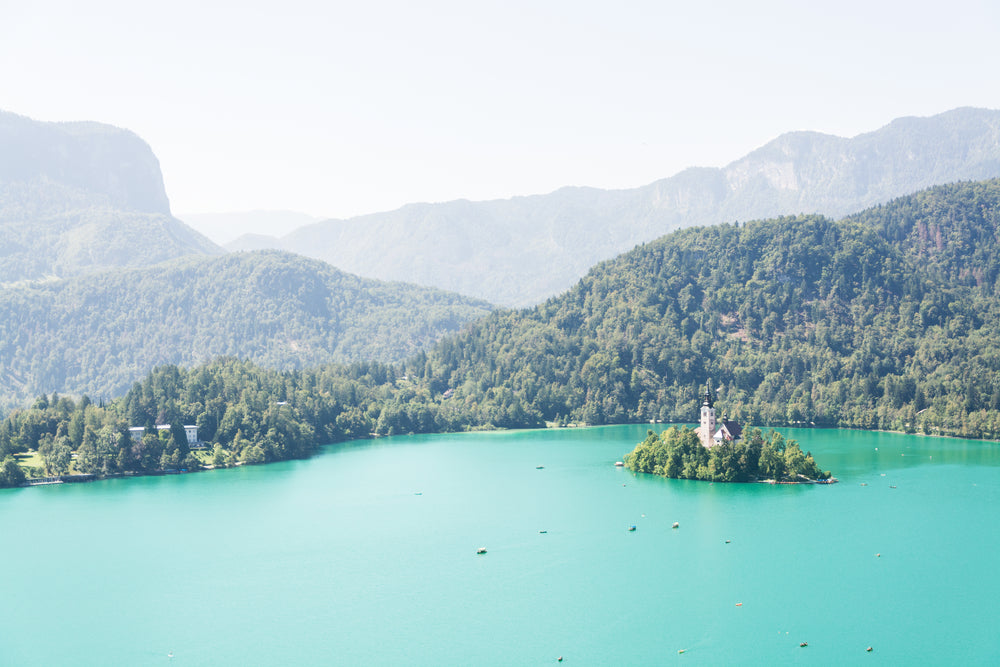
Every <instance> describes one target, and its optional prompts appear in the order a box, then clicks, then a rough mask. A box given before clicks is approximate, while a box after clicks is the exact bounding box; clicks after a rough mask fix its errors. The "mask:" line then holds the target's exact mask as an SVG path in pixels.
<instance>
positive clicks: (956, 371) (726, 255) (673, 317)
mask: <svg viewBox="0 0 1000 667" xmlns="http://www.w3.org/2000/svg"><path fill="white" fill-rule="evenodd" d="M269 259H271V264H273V265H275V266H274V267H273V268H272V269H271V270H266V271H265V270H261V269H260V268H259V267H260V266H261V262H259V261H258V262H255V263H254V267H258V268H254V267H250V266H247V267H244V268H242V269H241V271H239V272H237V276H238V279H236V280H235V281H234V283H232V284H231V285H230V288H231V289H236V286H237V285H239V284H244V285H245V287H246V289H247V291H248V292H251V293H257V292H259V291H261V290H257V289H255V287H256V286H260V285H264V284H267V285H271V286H273V285H276V284H283V282H284V281H285V280H287V279H288V278H287V277H288V276H289V275H294V271H292V269H291V268H289V269H287V270H279V269H280V267H281V266H282V265H283V264H284V263H286V262H288V261H289V260H288V258H286V257H284V256H281V255H273V256H270V257H269ZM229 261H234V262H238V261H239V257H235V258H229ZM199 267H203V265H202V264H199V263H196V262H189V263H187V264H177V265H175V266H174V267H173V268H172V269H170V270H173V271H181V270H187V271H189V272H190V273H192V274H193V273H194V272H196V271H197V270H198V269H199ZM290 272H291V273H290ZM141 275H142V274H138V273H136V274H134V276H135V277H136V278H137V279H138V277H139V276H141ZM310 275H312V274H310ZM189 277H190V276H189ZM103 279H105V280H121V281H122V282H123V283H127V282H128V281H127V280H124V279H122V278H121V277H111V276H107V277H104V278H103ZM344 279H345V280H356V279H353V278H344ZM200 282H201V281H198V280H189V281H186V284H188V285H192V286H194V285H198V284H200ZM156 284H159V282H157V283H156ZM289 284H290V285H293V286H294V290H293V291H292V292H291V294H292V298H293V300H294V301H296V303H298V304H300V305H302V306H303V307H306V310H308V307H312V308H316V309H319V310H320V311H321V312H326V309H327V308H328V307H329V304H330V303H331V302H332V299H333V296H332V293H331V292H330V290H329V288H328V287H326V286H325V285H326V283H323V282H320V281H314V282H310V281H308V280H305V279H304V278H302V279H301V280H300V279H299V278H296V279H295V280H291V281H289ZM135 287H140V288H141V287H142V285H141V283H140V284H138V285H137V286H135ZM39 289H40V288H39ZM52 289H57V291H58V290H59V289H61V290H69V289H70V284H69V283H66V284H63V286H62V287H60V288H52ZM122 289H123V292H122V295H123V297H124V295H125V294H126V293H131V292H132V291H136V292H138V293H139V294H146V291H144V290H142V289H138V290H125V289H124V287H123V288H122ZM190 289H191V290H195V291H196V290H197V289H198V288H195V287H191V288H190ZM206 289H212V288H206ZM214 289H215V290H218V291H219V293H226V294H228V292H227V290H221V289H219V288H218V287H215V288H214ZM367 289H369V290H375V292H377V289H376V288H367ZM262 291H267V290H262ZM153 292H155V288H154V289H153ZM373 297H374V294H373ZM188 298H189V299H192V300H191V301H190V302H191V303H194V302H196V300H194V299H193V298H192V297H188ZM246 298H247V295H246V294H243V293H240V292H237V293H236V294H234V296H233V298H232V299H231V303H226V302H223V301H221V300H219V299H215V300H213V301H212V303H213V304H214V305H215V307H217V308H218V309H220V311H221V312H222V313H224V314H226V315H228V314H230V313H233V314H235V312H236V311H235V310H233V309H237V310H238V309H241V308H250V309H251V312H252V313H253V315H252V316H251V317H249V318H245V319H242V320H239V322H243V323H246V324H243V325H240V324H232V323H230V324H226V322H225V319H226V318H225V317H223V318H222V319H213V320H208V319H204V318H208V317H209V315H208V314H207V313H206V312H205V311H198V314H197V315H196V317H197V318H203V319H196V320H195V321H194V322H191V321H188V320H187V319H186V318H188V314H187V311H185V309H184V308H183V307H181V305H180V304H181V303H188V302H187V301H184V302H174V301H169V300H162V301H161V300H157V299H156V298H154V296H153V295H150V294H147V295H146V296H145V297H144V300H139V301H128V302H126V303H127V305H128V307H127V308H125V309H123V310H121V311H114V312H115V313H117V314H116V315H114V316H113V317H109V320H110V322H112V323H114V326H115V327H118V329H120V330H121V331H131V329H130V326H129V325H128V324H127V322H131V320H127V319H123V318H127V315H126V313H128V312H130V311H131V310H133V309H138V310H140V311H147V312H150V313H154V314H155V317H156V318H158V319H159V320H161V321H162V322H163V323H164V326H163V328H162V330H159V333H155V335H158V336H160V337H161V338H160V339H157V341H159V340H162V341H164V344H166V343H167V342H169V341H171V340H173V339H174V338H180V339H183V340H184V341H186V345H187V347H186V348H185V349H191V342H192V341H191V340H189V338H190V337H192V336H193V337H195V340H198V341H201V340H203V339H202V338H201V337H202V336H207V335H209V334H208V329H210V328H211V325H210V322H211V323H214V325H215V326H218V327H220V328H221V329H222V330H223V331H225V332H226V333H225V335H226V336H233V335H236V334H235V333H234V332H239V331H242V329H241V328H240V327H246V328H249V329H250V330H251V331H252V332H253V333H254V334H264V339H266V340H270V341H274V342H275V347H274V348H273V349H266V350H264V351H263V352H262V353H265V352H270V353H272V354H274V355H275V356H274V359H282V358H283V359H285V360H286V363H287V361H288V360H290V359H294V358H299V359H300V361H302V362H309V361H310V359H311V357H310V356H309V350H311V349H314V348H312V347H310V346H309V345H308V344H306V345H301V346H299V347H298V348H292V346H291V345H287V344H286V345H284V346H282V345H281V343H289V342H290V341H288V340H287V338H286V336H287V335H288V334H287V333H283V332H282V330H281V329H280V327H279V326H278V322H279V321H280V320H282V319H283V318H285V317H291V315H292V313H291V311H282V310H281V307H282V306H281V304H282V303H284V302H283V301H281V300H279V301H265V302H262V303H260V304H257V305H250V306H244V305H242V304H243V302H244V300H245V299H246ZM408 298H412V297H408ZM373 300H376V301H377V300H378V298H373ZM28 302H29V303H40V304H42V305H38V306H35V307H34V308H36V310H34V311H32V310H30V309H29V310H24V311H22V312H23V313H25V314H24V315H22V316H21V317H23V318H24V319H22V320H13V321H12V319H11V318H10V316H9V313H4V314H0V326H4V327H7V328H6V329H5V330H4V331H5V333H4V336H5V337H9V336H10V335H11V334H10V333H9V332H11V331H17V330H18V329H17V326H18V324H20V323H22V322H31V321H36V318H37V321H38V322H42V323H44V324H40V325H38V326H37V328H36V329H34V330H31V331H28V332H27V333H26V334H24V335H23V336H21V337H19V338H16V339H15V340H16V341H17V344H16V345H14V346H11V345H10V344H8V345H7V346H6V347H5V349H4V351H3V355H2V356H0V359H3V360H6V359H7V358H9V357H8V354H9V351H10V350H12V349H14V350H17V351H19V357H18V358H20V359H22V360H30V359H33V358H34V356H33V355H35V354H37V355H39V358H40V359H42V360H43V361H42V362H41V365H40V370H41V371H48V372H58V369H59V368H62V367H64V366H65V367H68V368H71V369H72V370H73V372H76V373H79V372H80V369H81V368H83V367H84V366H85V365H87V364H93V363H94V361H93V360H94V359H97V360H98V361H102V360H105V359H107V358H108V357H110V356H112V355H121V354H122V353H123V349H126V348H123V347H121V346H119V345H118V344H117V343H115V344H109V343H108V342H107V337H105V336H98V337H90V338H88V339H86V340H81V341H80V345H79V346H78V347H77V348H75V349H74V350H72V351H71V352H64V353H61V354H60V355H58V356H55V355H51V356H48V357H46V355H45V350H46V345H45V344H44V343H41V344H36V343H34V341H33V338H34V337H39V338H40V339H42V340H44V339H45V337H46V336H51V335H52V333H51V330H54V329H58V328H59V327H60V326H63V325H65V326H71V325H72V321H73V319H74V318H76V317H82V316H83V315H82V313H80V312H74V313H72V314H63V315H62V316H61V319H58V320H57V322H53V321H51V320H46V319H44V316H45V314H46V311H47V310H51V309H52V306H51V304H52V303H55V302H56V301H54V300H52V301H50V302H49V303H48V305H45V302H40V301H37V300H35V299H28ZM67 302H68V303H80V302H83V303H86V299H85V298H83V294H82V293H80V294H74V295H73V298H72V299H69V300H68V301H67ZM93 305H95V306H99V307H98V308H97V309H96V310H100V307H103V308H105V309H107V308H108V305H109V304H103V305H102V304H93ZM401 318H402V315H401V316H400V318H393V317H390V318H388V319H387V321H388V322H389V323H390V325H389V328H392V326H394V325H398V323H399V322H401V321H403V320H402V319H401ZM344 319H347V318H346V317H345V318H344ZM295 321H296V322H299V323H301V326H302V328H303V330H304V331H305V332H306V333H305V334H303V335H302V337H301V338H298V339H296V341H307V342H308V341H316V340H322V338H323V336H324V335H327V334H326V329H325V328H324V327H323V326H321V325H320V324H319V323H318V321H317V320H313V319H310V318H309V317H304V318H298V319H295ZM192 323H193V324H194V325H195V326H188V325H190V324H192ZM91 324H94V323H91ZM11 327H13V328H11ZM226 327H229V328H226ZM383 331H384V328H383ZM130 335H132V336H134V338H135V340H136V341H138V340H142V339H143V338H144V337H145V336H147V335H149V334H148V333H147V332H146V330H143V331H142V332H134V333H131V334H130ZM329 335H332V334H329ZM310 336H312V338H311V337H310ZM112 338H113V337H112ZM5 339H7V338H5ZM316 346H317V347H319V343H316ZM151 347H156V346H155V345H153V346H151ZM127 349H133V348H127ZM196 349H200V348H196ZM291 349H296V350H300V351H302V356H301V357H297V354H298V352H296V354H291V352H290V350H291ZM25 350H30V352H26V351H25ZM132 353H134V352H128V354H132ZM286 353H287V354H288V355H289V356H287V357H282V356H281V355H282V354H286ZM143 363H145V362H143ZM998 371H1000V180H994V181H987V182H979V183H962V184H956V185H948V186H942V187H937V188H934V189H931V190H928V191H924V192H921V193H918V194H916V195H913V196H910V197H904V198H902V199H898V200H895V201H893V202H891V203H889V204H887V205H885V206H880V207H877V208H874V209H870V210H868V211H865V212H863V213H860V214H858V215H854V216H851V217H849V218H846V219H844V220H841V221H836V222H835V221H831V220H828V219H825V218H822V217H819V216H805V217H794V218H782V219H777V220H769V221H763V222H752V223H747V224H741V225H719V226H713V227H706V228H692V229H686V230H683V231H679V232H675V233H674V234H671V235H669V236H666V237H664V238H662V239H659V240H658V241H655V242H653V243H649V244H646V245H644V246H642V247H638V248H636V249H635V250H633V251H632V252H629V253H627V254H625V255H622V256H621V257H618V258H616V259H615V260H612V261H609V262H605V263H603V264H601V265H599V266H597V267H595V268H594V269H593V270H592V271H591V272H590V273H589V274H588V275H587V276H586V277H585V278H584V279H583V280H581V281H580V283H579V284H578V285H577V286H576V287H574V288H573V289H572V290H570V291H569V292H567V293H566V294H564V295H562V296H560V297H558V298H555V299H551V300H549V301H548V302H546V303H545V304H542V305H540V306H538V307H536V308H533V309H530V310H525V311H520V312H513V311H496V312H493V313H491V314H489V315H487V316H486V317H483V318H481V319H479V320H477V321H476V322H474V323H473V324H471V325H470V326H469V327H468V328H467V329H466V330H465V331H463V332H461V333H459V334H454V335H450V336H447V337H445V338H444V339H442V340H441V341H440V342H439V343H437V344H436V345H435V346H433V347H432V348H431V349H430V350H429V351H427V352H419V353H417V354H415V355H411V356H410V357H409V358H408V359H407V360H406V361H404V362H402V363H398V364H393V365H388V364H379V363H354V364H351V365H347V366H344V365H326V366H322V367H318V368H307V369H303V370H268V369H265V368H261V367H260V366H259V365H256V364H252V363H249V362H242V361H237V360H233V359H224V360H219V361H214V362H212V363H210V364H208V365H205V366H199V367H196V368H192V369H184V368H178V367H176V366H172V365H168V366H163V367H160V368H158V369H156V370H155V371H153V372H152V373H150V374H148V375H147V376H146V377H145V379H144V380H142V382H140V383H137V384H135V385H134V386H133V388H132V389H131V390H130V391H129V392H128V394H127V395H126V396H125V397H124V398H122V399H119V400H116V401H115V402H114V403H112V404H110V405H109V406H107V407H104V408H102V407H100V406H94V405H93V404H92V403H91V402H90V401H89V400H83V401H79V402H74V401H72V400H69V399H60V398H58V397H55V396H53V397H52V398H51V399H50V398H48V397H42V398H41V399H39V401H38V402H37V404H36V407H35V408H33V409H29V410H23V411H17V412H14V413H13V414H11V415H10V416H9V417H8V418H7V419H6V420H5V421H4V422H3V423H2V424H0V460H2V459H4V458H5V457H6V456H7V455H8V454H16V453H18V452H24V451H27V450H30V449H37V448H39V447H42V446H43V445H44V451H46V452H49V454H46V455H44V456H43V458H44V459H45V460H46V461H48V460H49V458H51V461H52V466H54V469H58V467H59V466H60V465H62V464H63V463H65V458H66V456H65V455H66V454H67V452H68V451H69V449H72V448H73V447H74V446H76V447H79V446H80V445H82V444H83V443H84V442H85V441H87V442H90V443H91V444H92V445H93V447H95V448H99V447H104V448H105V449H103V450H100V451H101V452H103V453H100V452H99V453H98V454H93V455H92V452H90V451H89V450H87V449H86V448H85V450H84V451H85V453H86V454H87V457H91V458H84V463H83V464H81V465H89V466H91V468H90V469H92V470H97V471H100V470H106V471H109V472H116V471H117V472H122V471H130V470H131V471H140V472H141V471H144V470H155V469H157V468H158V467H162V466H163V465H172V464H174V463H176V462H177V461H178V460H183V459H184V458H185V457H186V451H185V450H184V446H182V445H176V443H175V444H174V445H173V446H172V445H171V441H170V437H171V436H170V434H169V433H167V432H164V433H163V435H162V436H160V437H159V438H158V439H150V441H149V442H147V443H142V444H140V445H132V444H131V441H130V440H128V439H127V435H125V433H124V431H123V429H124V428H126V427H127V426H129V425H151V424H154V423H159V424H177V423H196V424H197V425H198V426H199V434H200V435H201V437H202V438H203V439H205V440H207V441H210V442H211V443H213V445H216V444H217V445H218V448H217V450H216V452H215V454H214V457H215V459H216V460H218V461H219V462H222V463H227V462H232V461H245V462H263V461H273V460H279V459H282V458H287V457H292V456H302V455H305V454H307V453H308V452H310V451H312V450H313V448H315V447H316V446H318V445H320V444H323V443H324V442H331V441H334V440H343V439H351V438H359V437H367V436H368V435H369V434H371V433H378V434H395V433H407V432H418V433H428V432H434V431H448V430H460V429H468V428H489V427H507V428H517V427H529V426H541V425H542V424H544V422H545V421H556V422H565V421H573V422H576V423H581V422H585V423H590V424H601V423H616V422H632V421H646V420H650V419H659V420H664V421H680V422H688V421H692V420H693V419H694V418H695V416H696V415H697V410H698V401H699V398H698V397H699V393H700V391H699V390H700V389H701V388H702V387H703V386H704V385H703V382H704V381H705V379H706V378H711V380H712V381H713V383H715V384H716V385H717V386H718V387H719V392H718V400H717V403H716V408H717V410H718V411H719V412H720V413H728V416H729V417H731V418H736V419H738V420H740V421H742V422H745V423H747V422H749V423H752V424H755V425H759V426H765V425H781V424H788V423H795V424H804V425H808V424H815V425H817V426H849V427H857V428H867V429H874V428H881V429H896V430H904V431H910V432H913V431H918V432H924V433H933V434H945V435H958V436H965V437H974V438H1000V373H998ZM5 372H6V373H7V374H8V376H9V371H5ZM31 372H32V373H34V372H36V371H35V370H32V371H31ZM80 377H82V376H80ZM75 413H80V416H76V414H75ZM74 420H76V423H75V424H74ZM88 426H89V428H90V430H91V431H92V435H91V436H90V440H87V437H88V436H87V435H86V433H87V427H88ZM176 440H177V438H175V441H176ZM100 443H103V444H100ZM171 447H173V449H171ZM67 448H69V449H67ZM126 450H128V451H126ZM665 451H666V450H665ZM669 453H670V452H667V454H669ZM654 454H655V452H654ZM164 455H166V456H165V458H164ZM92 456H95V457H97V458H92ZM157 456H158V457H159V459H157ZM102 457H103V458H102ZM655 458H656V457H655V456H654V457H653V459H654V462H655ZM137 461H138V462H137ZM164 462H165V463H164ZM12 465H13V463H12V459H9V458H8V459H7V460H6V461H5V462H4V463H3V469H4V470H5V471H7V472H11V474H13V473H16V470H14V469H13V468H12V467H11V466H12ZM48 465H49V463H46V466H48ZM67 465H68V464H67ZM699 465H700V464H699ZM706 465H707V464H706ZM78 469H82V468H78ZM0 472H2V471H0ZM7 472H4V473H3V474H5V475H6V474H7ZM8 477H9V475H8ZM14 481H15V482H16V479H15V480H14ZM0 483H3V480H2V479H0Z"/></svg>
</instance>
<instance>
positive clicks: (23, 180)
mask: <svg viewBox="0 0 1000 667" xmlns="http://www.w3.org/2000/svg"><path fill="white" fill-rule="evenodd" d="M219 252H221V249H220V248H219V247H218V246H216V245H215V244H213V243H212V242H211V241H209V240H208V239H206V238H205V237H203V236H202V235H200V234H198V233H197V232H195V231H194V230H193V229H191V228H190V227H188V226H187V225H185V224H184V223H182V222H181V221H179V220H177V219H175V218H174V217H172V216H171V215H170V203H169V201H168V200H167V193H166V191H165V190H164V187H163V176H162V174H161V173H160V163H159V161H158V160H157V159H156V156H155V155H154V154H153V151H152V150H151V149H150V147H149V146H148V145H147V144H146V142H144V141H143V140H142V139H140V138H139V137H138V136H136V135H135V134H134V133H132V132H129V131H127V130H122V129H119V128H116V127H111V126H109V125H102V124H100V123H42V122H38V121H34V120H31V119H30V118H25V117H24V116H18V115H16V114H12V113H6V112H0V284H3V283H10V282H17V281H23V280H37V279H39V278H47V277H53V276H55V277H66V276H72V275H80V274H83V273H89V272H92V271H98V270H103V269H108V268H116V267H124V266H138V265H143V264H152V263H155V262H159V261H163V260H166V259H171V258H174V257H180V256H183V255H190V254H217V253H219Z"/></svg>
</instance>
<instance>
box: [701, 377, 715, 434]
mask: <svg viewBox="0 0 1000 667" xmlns="http://www.w3.org/2000/svg"><path fill="white" fill-rule="evenodd" d="M712 394H713V392H712V381H711V380H709V381H708V382H706V383H705V397H704V400H703V401H702V404H701V425H700V426H699V427H698V435H699V436H701V444H703V445H705V446H706V447H711V446H712V445H713V444H714V440H713V438H714V437H715V397H714V396H713V395H712Z"/></svg>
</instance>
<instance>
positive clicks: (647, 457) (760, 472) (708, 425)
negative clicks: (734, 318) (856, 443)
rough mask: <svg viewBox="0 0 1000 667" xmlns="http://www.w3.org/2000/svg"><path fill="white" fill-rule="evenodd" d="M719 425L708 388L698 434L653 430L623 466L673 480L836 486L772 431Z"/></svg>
mask: <svg viewBox="0 0 1000 667" xmlns="http://www.w3.org/2000/svg"><path fill="white" fill-rule="evenodd" d="M716 426H717V424H716V421H715V406H714V401H713V398H712V392H711V390H710V389H706V391H705V396H704V400H703V401H702V406H701V424H700V425H699V427H698V428H697V429H693V428H688V427H684V426H674V427H672V428H669V429H667V430H666V431H663V432H662V433H660V434H659V435H657V434H656V433H654V432H653V431H648V432H647V436H646V439H645V440H643V441H642V442H640V443H639V444H638V445H636V447H635V449H633V450H632V452H631V453H630V454H627V455H626V456H625V461H624V463H625V465H626V466H627V467H628V468H629V469H630V470H632V471H634V472H646V473H652V474H654V475H663V476H664V477H671V478H674V479H698V480H706V481H712V482H770V483H772V484H779V483H780V484H818V483H824V484H825V483H829V482H831V481H835V480H834V479H833V478H832V476H831V475H830V473H829V472H823V471H822V470H820V468H819V466H817V465H816V462H815V461H814V460H813V457H812V454H810V453H809V452H803V451H802V449H801V448H800V447H799V445H798V443H797V442H796V441H795V440H787V439H785V437H784V436H783V435H781V434H780V433H778V432H777V431H775V430H773V429H772V430H770V431H768V433H767V434H766V435H765V434H764V433H762V432H761V430H760V429H759V428H743V427H742V426H740V425H739V424H738V423H737V422H733V421H729V420H727V419H725V418H723V420H722V422H721V423H720V424H719V425H718V428H716Z"/></svg>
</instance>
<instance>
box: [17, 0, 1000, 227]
mask: <svg viewBox="0 0 1000 667" xmlns="http://www.w3.org/2000/svg"><path fill="white" fill-rule="evenodd" d="M998 36H1000V3H996V2H993V1H986V0H983V1H971V0H952V1H951V2H947V3H942V2H935V3H930V2H919V1H918V2H878V1H872V0H865V1H863V2H859V1H855V0H847V1H838V2H830V3H816V2H806V1H803V0H795V1H789V2H780V1H774V0H760V1H758V2H746V1H745V0H740V1H726V2H709V1H705V2H683V3H680V2H667V1H654V0H615V1H614V2H588V1H586V0H552V1H548V2H547V1H545V0H530V1H527V2H523V1H521V0H504V1H503V2H476V0H461V1H458V2H442V1H437V0H428V1H426V2H423V3H411V2H397V1H379V0H375V1H371V0H352V1H351V2H337V1H332V2H331V1H326V2H320V1H306V0H285V1H283V2H281V3H277V2H275V3H264V2H256V1H254V0H241V1H239V2H213V1H212V0H196V1H195V0H172V1H171V2H157V3H144V2H141V1H140V2H136V1H135V0H88V2H76V1H75V0H18V1H16V2H11V0H0V109H3V110H6V111H12V112H14V113H19V114H22V115H25V116H29V117H32V118H35V119H38V120H47V121H67V120H96V121H101V122H104V123H109V124H112V125H117V126H120V127H125V128H128V129H130V130H132V131H134V132H136V133H137V134H139V135H140V136H141V137H142V138H143V139H145V140H146V141H147V142H148V143H149V144H150V146H151V147H152V149H153V151H154V152H155V153H156V155H157V156H158V157H159V159H160V166H161V168H162V170H163V175H164V181H165V183H166V188H167V194H168V196H169V197H170V201H171V206H172V208H173V211H174V213H175V214H181V216H183V214H184V213H199V212H219V211H241V210H253V209H291V210H296V211H303V212H306V213H310V214H313V215H317V216H329V217H347V216H350V215H355V214H360V213H369V212H374V211H383V210H389V209H393V208H396V207H398V206H400V205H402V204H404V203H408V202H416V201H445V200H450V199H457V198H466V199H492V198H500V197H509V196H512V195H520V194H536V193H544V192H549V191H552V190H554V189H556V188H559V187H561V186H564V185H590V186H595V187H604V188H618V187H634V186H638V185H644V184H646V183H649V182H652V181H654V180H656V179H658V178H664V177H667V176H671V175H673V174H675V173H677V172H678V171H680V170H681V169H683V168H685V167H688V166H723V165H725V164H727V163H729V162H730V161H732V160H734V159H736V158H738V157H741V156H742V155H744V154H746V153H748V152H749V151H751V150H753V149H754V148H757V147H758V146H760V145H762V144H764V143H766V142H767V141H769V140H770V139H772V138H774V137H776V136H777V135H779V134H781V133H782V132H786V131H789V130H797V129H808V130H817V131H820V132H827V133H831V134H836V135H840V136H854V135H857V134H859V133H862V132H869V131H872V130H875V129H877V128H879V127H881V126H883V125H885V124H886V123H888V122H889V121H890V120H892V119H893V118H897V117H900V116H929V115H933V114H936V113H940V112H942V111H946V110H949V109H952V108H955V107H958V106H977V107H988V108H992V109H998V108H1000V47H998Z"/></svg>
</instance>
